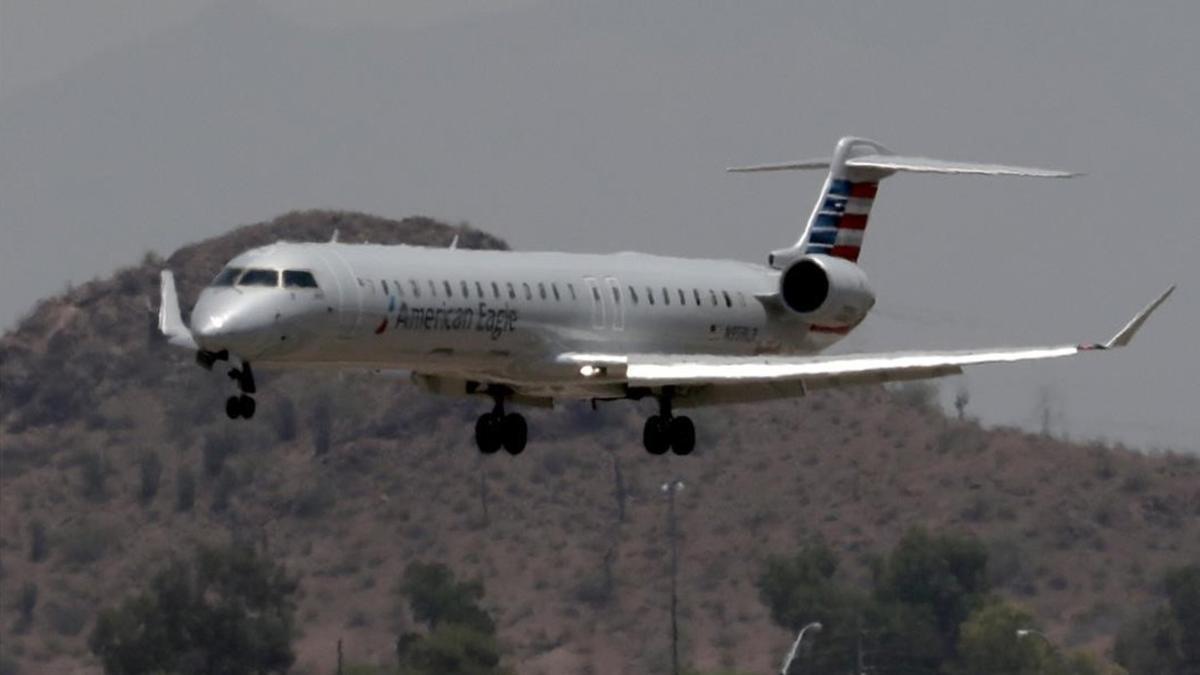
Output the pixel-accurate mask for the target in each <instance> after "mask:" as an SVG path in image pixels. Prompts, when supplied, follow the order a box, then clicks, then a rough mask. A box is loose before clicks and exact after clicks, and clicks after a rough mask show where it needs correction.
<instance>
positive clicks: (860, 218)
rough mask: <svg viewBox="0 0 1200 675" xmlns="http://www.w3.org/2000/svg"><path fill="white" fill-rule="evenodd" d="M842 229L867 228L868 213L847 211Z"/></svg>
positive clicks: (843, 218)
mask: <svg viewBox="0 0 1200 675" xmlns="http://www.w3.org/2000/svg"><path fill="white" fill-rule="evenodd" d="M841 229H843V230H860V231H861V230H865V229H867V214H865V213H847V214H846V215H845V216H842V224H841Z"/></svg>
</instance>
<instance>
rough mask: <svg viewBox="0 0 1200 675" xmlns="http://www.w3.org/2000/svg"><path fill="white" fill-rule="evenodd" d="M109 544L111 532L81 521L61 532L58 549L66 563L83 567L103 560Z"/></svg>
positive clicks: (89, 522)
mask: <svg viewBox="0 0 1200 675" xmlns="http://www.w3.org/2000/svg"><path fill="white" fill-rule="evenodd" d="M111 543H112V532H109V531H108V530H107V529H106V528H103V527H101V526H99V525H96V524H95V523H92V522H91V521H87V520H83V521H79V522H78V523H76V524H74V525H73V526H70V527H67V528H65V529H64V530H62V534H61V541H59V542H58V549H59V550H60V551H62V557H63V560H65V561H66V562H67V563H69V564H71V565H79V566H83V565H90V564H92V563H94V562H96V561H98V560H100V559H102V558H104V556H105V554H107V553H108V547H109V545H110V544H111Z"/></svg>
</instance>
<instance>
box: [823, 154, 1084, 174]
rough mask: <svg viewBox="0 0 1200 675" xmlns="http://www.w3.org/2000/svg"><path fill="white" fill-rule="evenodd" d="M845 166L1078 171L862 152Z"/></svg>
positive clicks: (938, 170) (990, 171)
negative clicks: (864, 153) (865, 153)
mask: <svg viewBox="0 0 1200 675" xmlns="http://www.w3.org/2000/svg"><path fill="white" fill-rule="evenodd" d="M846 167H847V168H856V169H880V170H883V171H888V172H893V171H911V172H913V173H947V174H974V175H979V176H1029V177H1031V178H1073V177H1075V176H1080V175H1082V174H1080V173H1074V172H1071V171H1058V170H1055V169H1038V168H1035V167H1026V166H1007V165H1004V164H979V163H976V162H952V161H950V160H945V159H932V158H930V157H903V156H900V155H862V156H859V157H852V158H850V159H847V160H846Z"/></svg>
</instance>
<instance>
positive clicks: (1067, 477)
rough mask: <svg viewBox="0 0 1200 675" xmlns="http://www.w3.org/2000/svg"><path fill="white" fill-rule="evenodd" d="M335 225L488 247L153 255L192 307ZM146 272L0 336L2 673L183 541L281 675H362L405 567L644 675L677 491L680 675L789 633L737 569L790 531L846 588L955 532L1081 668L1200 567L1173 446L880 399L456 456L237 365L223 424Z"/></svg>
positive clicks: (423, 434)
mask: <svg viewBox="0 0 1200 675" xmlns="http://www.w3.org/2000/svg"><path fill="white" fill-rule="evenodd" d="M335 227H336V228H339V229H340V238H341V240H342V241H361V240H371V241H375V242H393V241H407V242H410V243H425V244H434V245H444V244H446V243H448V242H449V240H450V239H451V237H453V236H454V235H455V234H459V235H460V236H461V239H460V245H462V246H472V247H503V246H504V244H503V242H500V241H498V240H496V239H493V238H491V237H488V236H486V235H483V234H481V233H479V232H476V231H474V230H470V229H469V228H465V227H459V228H452V227H449V226H446V225H443V224H440V223H436V222H434V221H431V220H428V219H418V218H414V219H407V220H404V221H399V222H396V221H387V220H383V219H378V218H373V217H368V216H362V215H357V214H347V213H331V212H304V213H294V214H289V215H286V216H283V217H281V218H279V219H277V220H275V221H273V222H271V223H264V224H259V225H253V226H246V227H242V228H239V229H237V230H235V231H233V232H232V233H230V234H228V235H226V236H224V237H221V238H218V239H214V240H210V241H206V242H203V243H201V244H197V245H194V246H190V247H187V248H184V249H182V250H180V251H179V252H177V253H175V254H174V255H173V256H172V257H171V258H170V260H168V261H166V262H165V264H166V265H168V266H169V267H171V268H172V269H174V270H176V272H177V273H178V274H179V275H180V286H181V292H182V294H183V296H184V303H185V305H188V306H190V303H191V299H192V298H194V294H195V293H196V291H197V289H198V288H199V287H200V286H201V285H202V284H203V283H205V282H206V281H207V280H208V279H209V278H210V277H211V276H212V274H213V273H214V272H215V270H216V269H217V268H218V267H219V266H220V265H221V264H222V263H223V262H224V261H225V260H226V259H228V258H229V257H231V256H232V255H233V254H234V253H236V252H237V251H239V250H241V249H244V248H247V247H250V246H253V245H258V244H262V243H265V242H269V241H274V240H275V239H278V238H285V237H286V238H288V239H293V240H296V239H313V240H324V239H328V237H329V236H330V234H331V232H332V230H333V228H335ZM163 264H164V262H163V261H161V260H159V259H157V258H155V257H154V256H153V255H147V256H146V259H145V261H144V262H143V264H141V265H139V266H136V267H131V268H128V269H125V270H121V271H119V272H117V273H116V274H115V275H113V276H112V277H111V278H110V279H106V280H103V281H94V282H91V283H88V284H85V285H82V286H80V287H78V288H74V289H71V290H69V291H68V292H66V293H65V294H63V295H61V296H58V297H55V298H51V299H47V300H45V301H43V302H42V303H41V304H40V305H38V306H37V307H36V308H35V309H34V310H33V312H32V313H31V314H30V315H29V316H28V317H27V318H26V319H25V320H24V321H23V322H22V323H21V324H20V326H19V327H18V328H17V329H16V330H15V331H13V332H11V333H9V334H7V335H5V336H4V337H3V338H2V340H0V380H2V383H3V397H2V398H0V453H2V454H0V461H2V469H3V473H2V476H0V595H2V597H3V602H0V642H2V643H3V660H4V662H5V664H7V665H6V666H5V667H19V668H20V669H21V672H26V673H27V672H65V671H68V670H73V669H75V668H77V667H79V666H86V667H89V668H92V669H95V668H96V666H95V662H94V661H93V660H92V658H91V656H90V654H89V653H88V652H87V648H86V644H85V640H86V635H87V631H88V630H89V627H90V625H91V622H92V620H93V617H94V615H95V611H96V609H97V608H98V607H100V606H106V605H111V604H112V603H114V602H115V601H116V600H118V599H120V598H122V597H124V596H125V595H126V594H127V593H128V592H129V590H130V588H131V587H133V586H134V585H135V584H137V583H138V582H139V581H140V580H141V579H143V578H144V577H145V576H146V575H147V574H148V573H149V571H151V570H152V569H154V568H156V567H157V566H158V565H159V564H160V563H161V562H162V561H163V560H164V559H165V558H166V557H168V556H171V555H175V554H179V553H181V552H186V551H187V550H189V549H190V544H191V543H192V542H196V541H211V540H215V539H221V538H228V537H234V538H238V539H242V540H246V541H253V542H255V543H257V544H258V545H259V546H261V547H264V548H265V549H266V550H268V551H269V552H270V553H272V554H273V555H274V556H276V557H277V558H279V559H280V560H282V561H284V562H285V563H286V565H287V566H288V568H289V570H291V571H293V572H294V573H296V574H297V575H298V576H299V578H300V581H301V597H300V611H299V620H300V623H301V626H302V633H303V634H302V637H301V639H300V641H299V643H298V654H299V659H298V670H299V671H301V672H313V673H316V672H329V668H330V665H331V664H332V662H333V659H334V654H335V644H336V641H337V640H338V639H339V638H341V639H343V640H344V645H345V650H346V653H347V654H348V655H350V656H352V657H353V659H354V660H356V661H364V662H365V661H384V660H386V659H387V658H388V655H389V654H390V653H391V650H392V645H393V640H394V639H395V636H396V635H397V633H398V632H401V631H403V630H405V629H406V628H409V627H411V625H412V618H411V617H409V616H408V615H407V614H406V613H405V612H404V611H403V610H402V609H401V607H402V603H400V602H399V599H398V597H397V594H396V586H397V582H398V580H399V578H400V573H401V570H403V569H404V568H405V566H406V565H407V564H408V563H409V562H411V561H414V560H427V561H444V562H447V563H448V564H450V565H451V567H453V568H454V569H455V571H456V572H458V573H459V575H460V576H462V577H465V578H479V579H482V580H483V581H484V582H485V584H486V587H487V598H486V602H487V604H488V606H489V607H490V608H491V609H492V610H493V615H494V616H495V617H496V618H497V623H498V626H499V635H500V638H501V640H502V641H503V643H504V645H505V647H506V648H507V649H508V650H509V652H510V653H511V654H512V665H513V666H514V667H515V668H516V670H517V671H518V672H521V673H525V674H536V673H547V674H549V673H554V674H559V673H571V672H580V673H600V672H603V673H621V672H625V673H645V672H662V671H663V669H664V666H665V664H666V658H667V647H668V631H667V621H666V619H667V613H666V612H667V594H666V590H667V582H668V579H667V577H666V572H667V551H668V549H667V544H666V540H665V522H664V518H665V508H664V504H663V501H662V497H661V495H660V492H659V489H658V486H659V484H660V483H661V482H662V481H663V480H666V479H668V478H673V477H680V478H682V479H683V480H684V481H685V482H686V484H687V488H686V490H685V491H684V492H683V493H682V494H681V495H680V497H679V499H680V501H679V506H680V514H681V527H682V531H683V533H684V539H683V543H682V550H681V556H682V560H681V566H682V572H681V573H682V578H681V593H682V604H681V625H682V629H683V637H684V644H683V653H684V655H685V660H686V661H687V662H689V663H693V664H695V665H697V666H699V667H702V668H705V669H715V668H718V667H731V666H737V667H738V668H740V669H743V670H760V671H761V670H767V669H770V668H772V667H775V666H776V665H777V663H778V659H779V657H780V654H781V651H782V650H783V649H784V648H785V647H786V645H787V641H788V639H789V637H790V636H787V635H785V634H784V633H783V632H782V631H780V630H779V629H777V628H775V627H774V626H773V625H772V624H771V623H770V620H769V617H768V614H767V611H766V609H765V608H764V607H763V606H762V605H761V604H760V602H759V599H758V596H757V593H756V591H755V588H754V580H755V578H756V576H757V575H758V573H759V572H760V568H761V563H762V561H763V559H764V558H765V557H766V556H767V555H768V554H772V553H788V552H791V551H792V550H794V549H795V548H796V547H797V546H798V545H799V544H800V543H802V542H804V541H807V540H809V539H810V538H812V537H814V536H822V537H824V538H825V540H827V541H828V542H830V544H831V545H832V546H833V547H834V548H835V549H837V550H839V551H840V552H841V555H842V557H843V559H844V560H845V561H846V562H847V564H846V574H847V575H848V576H849V577H850V578H852V579H853V578H865V575H866V574H867V567H866V562H867V561H868V560H869V559H870V557H871V556H872V555H875V554H878V553H880V552H882V551H885V550H887V549H889V548H890V547H891V546H892V545H893V544H894V543H895V542H896V540H897V539H898V538H899V536H900V535H901V534H902V533H903V531H904V530H905V529H907V528H908V527H909V526H912V525H915V524H922V525H925V526H926V527H928V528H930V529H933V530H939V529H949V530H953V531H961V532H972V533H975V534H977V535H978V536H979V537H981V538H982V539H984V540H985V541H986V542H988V545H989V547H990V549H991V558H990V559H991V570H990V572H991V574H992V576H993V579H994V581H995V583H996V585H997V586H998V587H999V588H1001V589H1003V592H1004V593H1005V594H1006V595H1008V596H1010V597H1011V598H1013V599H1014V600H1016V601H1017V602H1018V603H1020V604H1022V605H1024V606H1026V607H1028V608H1030V609H1031V610H1032V611H1033V612H1034V613H1035V614H1036V615H1037V616H1038V617H1039V620H1040V621H1041V622H1042V623H1043V624H1044V625H1046V626H1047V627H1049V631H1050V633H1051V635H1052V636H1053V637H1055V638H1056V639H1058V640H1060V641H1061V642H1063V643H1064V644H1068V645H1074V646H1085V647H1089V648H1093V649H1096V650H1103V649H1105V648H1106V647H1107V646H1108V644H1109V642H1110V641H1111V638H1112V635H1113V633H1114V631H1115V630H1116V628H1117V626H1118V625H1119V623H1120V622H1121V621H1122V620H1123V619H1125V618H1126V617H1128V616H1129V615H1130V614H1131V613H1132V612H1134V611H1135V610H1136V609H1138V608H1140V607H1141V606H1143V605H1144V604H1146V603H1147V602H1150V601H1152V600H1154V599H1155V598H1154V593H1155V592H1156V587H1155V581H1156V580H1157V579H1158V578H1159V577H1160V574H1161V571H1162V570H1164V569H1166V568H1167V567H1169V566H1172V565H1178V564H1182V563H1186V562H1194V561H1196V560H1200V462H1198V461H1197V460H1196V458H1194V457H1185V456H1177V455H1171V454H1161V455H1156V456H1146V455H1142V454H1138V453H1135V452H1131V451H1128V450H1126V449H1123V448H1112V447H1105V446H1102V445H1075V444H1067V443H1063V442H1059V441H1055V440H1052V439H1049V438H1044V437H1039V436H1034V435H1030V434H1027V433H1023V432H1020V431H1016V430H1011V429H998V430H984V429H981V428H980V427H979V426H978V425H976V424H975V423H973V422H971V421H970V420H969V419H967V420H966V421H958V420H952V419H949V418H947V417H946V416H945V415H944V414H943V413H942V412H941V411H940V410H937V409H935V408H933V407H931V406H930V405H928V403H927V398H926V396H924V395H921V394H919V393H917V394H914V393H913V392H912V391H907V390H906V391H905V392H904V393H903V394H902V395H897V394H895V393H888V392H885V391H883V390H880V389H874V388H870V389H855V390H846V391H835V392H830V393H825V394H820V395H815V396H812V397H810V398H807V399H803V400H796V401H783V402H778V403H773V404H768V405H758V406H752V407H737V408H728V409H718V410H704V411H701V412H699V413H698V414H696V415H695V417H696V420H697V425H698V426H699V428H700V430H701V433H702V438H703V442H702V445H701V447H700V448H699V449H698V450H697V452H696V454H695V455H694V456H692V457H689V458H674V457H662V458H659V457H649V456H647V455H646V454H645V453H644V452H642V451H641V449H640V441H639V433H640V421H641V416H642V415H643V414H645V412H646V411H645V410H641V409H639V408H638V406H637V405H635V404H631V403H625V404H611V405H608V406H602V407H601V409H600V410H599V411H596V412H593V411H592V410H590V409H589V408H587V407H586V406H584V405H575V404H568V405H566V406H564V407H562V408H560V409H559V410H556V411H553V412H548V411H532V412H530V413H529V415H528V416H529V418H530V425H531V429H533V430H534V432H535V436H534V440H533V442H532V443H531V446H530V448H529V450H528V451H527V452H526V453H525V454H524V455H523V456H521V457H520V458H519V459H513V458H510V457H507V456H503V455H497V456H493V457H488V458H480V457H479V456H478V454H477V453H476V452H475V450H474V448H473V444H472V441H471V431H470V430H471V423H472V422H473V419H474V416H475V415H476V414H478V412H479V410H480V409H481V408H482V407H483V406H484V405H485V403H484V402H482V401H478V402H476V401H460V400H453V399H439V398H433V397H430V396H427V395H425V394H422V393H420V392H418V391H416V390H414V389H413V388H412V387H410V386H408V385H406V384H404V383H402V382H397V381H395V380H389V379H385V378H380V377H371V376H367V375H342V376H338V375H332V374H327V375H304V374H287V375H274V376H272V375H268V374H263V376H262V377H261V383H260V390H261V392H262V394H261V396H260V398H259V410H260V413H259V416H258V417H257V418H256V419H255V420H254V421H253V422H252V423H248V424H247V423H244V422H242V423H234V422H230V421H228V420H227V419H225V417H224V415H223V413H222V408H221V402H222V400H223V398H224V396H226V395H227V393H228V390H229V383H228V382H227V381H225V379H224V378H223V377H222V376H221V374H220V373H207V372H204V371H202V370H200V369H198V368H196V367H194V366H193V365H192V364H191V359H190V356H189V355H187V354H180V353H176V352H174V351H172V350H169V349H167V348H165V347H163V346H162V345H160V344H159V343H158V342H157V341H156V340H155V339H153V336H152V327H153V321H152V317H151V316H150V315H149V314H148V313H147V310H146V306H147V300H151V301H153V302H154V303H155V304H156V300H153V299H154V298H156V297H157V272H158V270H159V269H160V268H161V267H162V266H163ZM645 405H649V404H645ZM968 412H969V410H968ZM618 463H619V473H620V477H621V481H620V483H621V486H622V489H621V490H619V491H618V490H617V489H616V481H615V479H614V477H615V474H616V472H615V469H616V468H617V466H616V465H617V464H618ZM618 493H620V494H622V495H624V503H623V505H622V504H620V503H619V499H618ZM622 509H623V513H624V519H623V521H622V520H621V519H620V518H619V514H620V511H621V510H622ZM30 589H33V590H30ZM30 596H32V598H31V597H30Z"/></svg>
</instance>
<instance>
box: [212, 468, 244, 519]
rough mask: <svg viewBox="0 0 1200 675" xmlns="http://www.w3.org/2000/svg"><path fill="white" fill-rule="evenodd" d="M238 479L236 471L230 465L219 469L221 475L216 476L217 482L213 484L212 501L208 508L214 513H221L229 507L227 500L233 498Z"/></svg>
mask: <svg viewBox="0 0 1200 675" xmlns="http://www.w3.org/2000/svg"><path fill="white" fill-rule="evenodd" d="M237 487H238V480H237V473H236V472H235V471H234V470H233V468H232V467H228V466H227V467H225V468H224V469H223V470H222V471H221V475H219V476H217V483H216V485H214V486H213V492H212V503H211V504H210V505H209V508H211V509H212V511H213V512H214V513H222V512H224V511H225V509H227V508H229V501H230V500H231V499H233V493H234V492H236V491H237Z"/></svg>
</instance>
